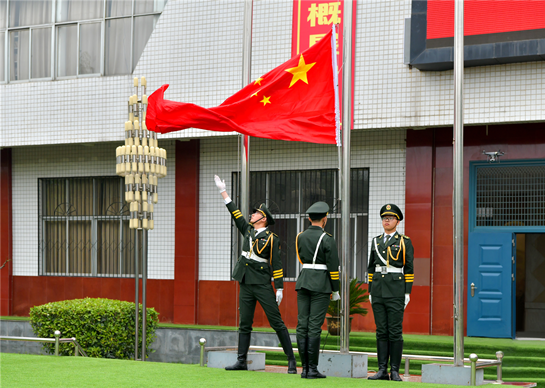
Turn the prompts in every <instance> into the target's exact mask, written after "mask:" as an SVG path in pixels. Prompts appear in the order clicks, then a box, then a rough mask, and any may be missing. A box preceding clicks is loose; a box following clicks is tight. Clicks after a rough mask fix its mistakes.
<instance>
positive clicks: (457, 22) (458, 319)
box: [452, 0, 464, 366]
mask: <svg viewBox="0 0 545 388" xmlns="http://www.w3.org/2000/svg"><path fill="white" fill-rule="evenodd" d="M454 4H455V5H454V149H453V159H452V168H453V209H452V211H453V232H454V244H453V245H454V247H453V248H454V252H453V257H454V271H453V275H454V279H453V283H454V284H453V285H454V314H453V315H454V366H464V296H463V292H464V291H463V288H464V2H463V0H456V1H455V3H454Z"/></svg>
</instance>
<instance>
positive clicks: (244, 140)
mask: <svg viewBox="0 0 545 388" xmlns="http://www.w3.org/2000/svg"><path fill="white" fill-rule="evenodd" d="M252 14H253V0H245V2H244V33H243V47H242V87H245V86H246V85H248V84H249V83H250V77H251V67H252V63H251V59H252V18H253V16H252ZM240 151H241V166H240V170H241V171H240V211H241V212H242V214H243V215H245V216H248V212H249V209H250V198H249V197H250V195H249V193H250V137H249V136H246V135H242V137H241V139H240Z"/></svg>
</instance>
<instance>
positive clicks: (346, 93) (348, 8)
mask: <svg viewBox="0 0 545 388" xmlns="http://www.w3.org/2000/svg"><path fill="white" fill-rule="evenodd" d="M353 5H354V2H353V1H352V0H345V1H344V31H343V96H342V98H343V100H342V101H343V102H342V122H343V129H342V137H343V144H342V148H343V162H342V186H341V231H342V248H341V302H342V312H343V313H342V316H341V339H340V340H341V349H340V351H341V353H348V348H349V345H350V340H349V337H348V333H349V325H350V303H349V302H350V300H349V294H348V284H349V276H348V275H349V272H350V129H351V128H350V119H351V117H350V114H351V109H350V108H351V106H352V101H351V100H352V7H353Z"/></svg>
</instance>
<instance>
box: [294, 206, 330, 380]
mask: <svg viewBox="0 0 545 388" xmlns="http://www.w3.org/2000/svg"><path fill="white" fill-rule="evenodd" d="M328 211H329V206H328V205H327V204H326V203H325V202H317V203H315V204H314V205H312V206H311V207H310V208H309V209H308V210H307V214H309V216H310V217H311V218H312V219H318V220H320V219H323V218H324V217H325V216H326V215H327V212H328ZM295 246H296V250H297V258H298V259H299V262H300V263H301V266H302V267H303V268H302V270H301V273H300V274H299V278H298V279H297V283H296V284H295V290H296V291H297V310H298V315H297V347H298V349H299V356H300V357H301V361H302V364H303V373H302V374H301V377H303V378H304V377H305V375H306V376H307V377H308V378H316V377H321V376H323V375H320V376H318V375H316V374H314V372H313V371H312V369H313V368H314V369H315V368H316V367H317V366H318V352H319V348H320V335H321V333H322V325H323V323H324V319H325V315H326V313H327V308H328V306H329V302H330V296H331V293H332V292H338V291H339V256H338V252H337V244H336V243H335V239H334V238H333V236H331V235H330V234H329V233H326V232H325V231H324V230H323V228H321V227H319V226H314V225H311V226H310V227H309V228H308V229H307V230H305V231H304V232H301V233H299V235H297V237H296V239H295ZM314 355H315V356H316V357H315V359H316V360H315V361H314ZM323 377H325V376H323Z"/></svg>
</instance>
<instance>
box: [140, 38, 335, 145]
mask: <svg viewBox="0 0 545 388" xmlns="http://www.w3.org/2000/svg"><path fill="white" fill-rule="evenodd" d="M334 39H335V34H332V32H331V31H330V32H329V33H328V34H327V35H326V36H325V37H324V38H322V39H321V40H320V41H319V42H317V43H316V44H315V45H313V46H311V47H310V48H309V49H307V50H305V51H303V52H302V53H301V54H299V55H297V56H295V57H293V58H292V59H290V60H289V61H287V62H285V63H284V64H282V65H280V66H278V67H277V68H275V69H273V70H271V71H270V72H268V73H267V74H265V75H263V76H261V77H259V78H258V79H256V80H255V81H253V82H251V83H250V84H249V85H247V86H246V87H245V88H244V89H242V90H240V91H239V92H238V93H236V94H234V95H233V96H231V97H229V98H228V99H227V100H225V102H224V103H223V104H221V105H220V106H217V107H214V108H208V109H206V108H202V107H200V106H197V105H195V104H186V103H182V102H175V101H169V100H165V99H164V93H165V90H167V88H168V85H163V86H161V87H160V88H159V89H158V90H156V91H155V92H154V93H153V94H152V95H151V96H150V97H149V100H148V102H149V105H148V109H147V115H146V125H147V127H148V129H150V130H152V131H155V132H160V133H168V132H172V131H178V130H181V129H186V128H201V129H207V130H210V131H220V132H233V131H235V132H239V133H242V134H245V135H248V136H255V137H262V138H266V139H276V140H288V141H304V142H309V143H321V144H335V143H336V142H337V143H339V142H338V141H337V139H338V138H339V136H338V129H339V128H338V121H339V110H338V106H339V104H338V97H337V95H336V83H337V80H336V79H337V77H334V74H336V73H337V71H336V62H335V61H336V56H335V55H333V53H334V51H333V50H332V47H333V48H335V40H334ZM336 97H337V100H336ZM336 138H337V139H336Z"/></svg>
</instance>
